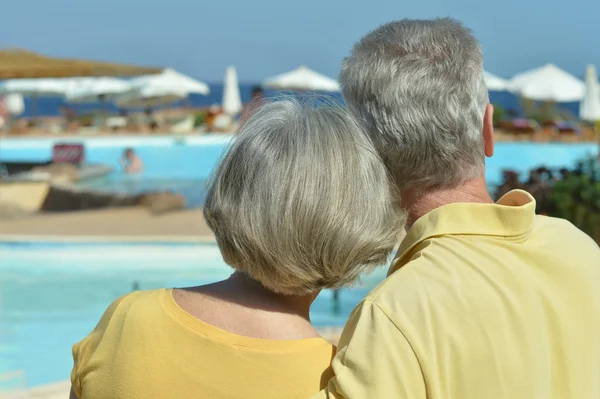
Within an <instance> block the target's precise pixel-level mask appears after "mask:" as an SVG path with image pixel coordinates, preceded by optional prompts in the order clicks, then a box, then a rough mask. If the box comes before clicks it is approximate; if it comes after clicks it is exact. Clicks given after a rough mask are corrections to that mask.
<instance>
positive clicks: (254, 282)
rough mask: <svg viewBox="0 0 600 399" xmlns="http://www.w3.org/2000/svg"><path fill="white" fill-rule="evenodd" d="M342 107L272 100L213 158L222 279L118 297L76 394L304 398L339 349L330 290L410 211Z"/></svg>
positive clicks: (210, 208)
mask: <svg viewBox="0 0 600 399" xmlns="http://www.w3.org/2000/svg"><path fill="white" fill-rule="evenodd" d="M392 192H393V191H392V189H391V187H390V184H389V181H388V179H387V172H386V170H385V168H384V166H383V164H382V163H381V161H380V159H379V157H378V156H377V155H376V153H375V149H374V148H373V147H372V145H371V142H370V141H369V139H368V138H367V137H366V136H365V135H364V134H363V133H362V131H361V130H360V129H359V127H358V124H357V123H356V122H354V121H353V119H352V118H351V117H350V116H349V115H348V114H346V112H345V111H344V110H343V108H335V107H320V108H316V107H315V106H313V105H312V104H308V105H303V104H300V103H298V102H297V101H294V100H286V101H280V102H275V103H272V104H269V105H265V106H264V107H262V108H261V109H260V110H259V111H258V112H257V113H256V114H254V115H253V116H252V117H251V118H250V120H249V121H248V123H247V124H246V126H245V127H244V129H243V130H242V131H241V132H240V134H239V137H238V138H237V140H236V141H234V142H233V143H232V145H231V147H230V149H229V151H228V152H227V154H226V155H225V157H224V159H223V161H222V162H221V163H220V165H219V166H218V167H217V170H216V172H215V175H214V177H213V179H212V182H211V184H210V186H209V190H208V194H207V198H206V203H205V207H204V216H205V219H206V222H207V223H208V225H209V227H210V228H211V229H212V231H213V232H214V234H215V237H216V240H217V243H218V246H219V249H220V250H221V253H222V255H223V258H224V259H225V261H226V262H227V263H228V264H229V265H231V267H232V268H233V269H234V272H233V274H232V275H231V277H229V278H228V279H226V280H223V281H220V282H217V283H214V284H209V285H203V286H198V287H189V288H181V289H160V290H154V291H137V292H134V293H131V294H129V295H126V296H124V297H121V298H119V299H118V300H117V301H116V302H114V303H113V304H112V305H111V306H110V307H109V308H108V310H107V311H106V312H105V314H104V316H103V317H102V319H101V320H100V323H99V324H98V326H97V327H96V328H95V329H94V331H93V332H92V333H91V334H90V335H88V336H87V337H86V338H85V339H84V340H83V341H81V342H79V343H78V344H76V345H75V346H74V348H73V357H74V360H75V364H74V367H73V371H72V374H71V383H72V393H71V397H72V398H75V397H79V398H81V399H95V398H144V399H154V398H156V399H165V398H182V399H183V398H190V399H191V398H214V399H219V398H228V399H242V398H257V399H258V398H260V399H271V398H277V399H280V398H285V399H306V398H308V397H309V396H310V395H311V394H314V393H316V392H318V391H319V389H321V388H323V387H324V386H325V384H326V382H327V381H328V380H329V378H330V377H331V369H330V362H331V358H332V357H333V355H334V354H335V348H334V347H333V346H332V345H331V344H330V343H329V342H327V341H326V340H325V339H323V338H322V337H321V336H320V335H319V333H318V332H317V331H316V330H315V329H314V328H313V327H312V325H311V323H310V317H309V308H310V306H311V304H312V302H313V301H314V300H315V298H316V297H317V295H318V294H319V292H320V291H321V290H322V289H324V288H332V289H336V288H340V287H342V286H346V285H348V284H351V283H352V282H353V281H355V280H356V278H357V277H358V276H359V275H360V274H361V273H363V272H365V271H367V270H370V269H372V267H373V266H375V265H378V264H383V263H384V262H386V260H387V259H388V255H389V254H390V252H391V251H392V249H393V248H394V246H395V244H396V242H397V240H398V230H399V228H400V226H401V225H402V223H403V217H402V215H401V213H400V212H399V211H398V210H397V207H396V206H394V204H395V203H396V202H397V199H396V198H395V196H394V195H393V194H392Z"/></svg>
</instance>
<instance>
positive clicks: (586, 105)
mask: <svg viewBox="0 0 600 399" xmlns="http://www.w3.org/2000/svg"><path fill="white" fill-rule="evenodd" d="M579 118H580V119H581V120H584V121H589V122H597V121H600V87H599V86H598V75H597V74H596V67H595V66H594V65H588V67H587V69H586V71H585V95H584V96H583V99H582V100H581V104H580V105H579Z"/></svg>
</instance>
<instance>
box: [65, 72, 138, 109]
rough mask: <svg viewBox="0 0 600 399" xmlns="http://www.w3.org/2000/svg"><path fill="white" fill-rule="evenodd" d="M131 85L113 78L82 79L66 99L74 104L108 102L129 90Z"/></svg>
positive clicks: (68, 93) (67, 94)
mask: <svg viewBox="0 0 600 399" xmlns="http://www.w3.org/2000/svg"><path fill="white" fill-rule="evenodd" d="M129 88H130V83H129V82H127V81H126V80H123V79H118V78H112V77H99V78H81V79H80V80H78V81H77V84H76V85H75V87H73V88H72V89H71V90H70V91H68V92H67V93H66V95H65V99H66V100H67V101H68V102H72V103H88V102H96V101H106V100H109V99H111V98H114V97H115V96H116V95H118V94H121V93H124V92H125V91H127V90H129Z"/></svg>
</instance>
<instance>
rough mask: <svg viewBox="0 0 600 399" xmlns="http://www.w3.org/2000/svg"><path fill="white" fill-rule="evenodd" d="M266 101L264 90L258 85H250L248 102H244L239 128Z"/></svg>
mask: <svg viewBox="0 0 600 399" xmlns="http://www.w3.org/2000/svg"><path fill="white" fill-rule="evenodd" d="M265 103H266V99H265V91H264V90H263V88H262V87H260V86H254V87H252V91H251V94H250V102H248V104H246V106H245V107H244V110H243V112H242V117H241V118H240V128H241V127H242V126H243V125H244V123H246V121H247V120H248V119H249V118H250V117H251V116H252V114H254V113H255V112H256V111H257V110H258V109H259V108H260V107H262V106H263V105H264V104H265Z"/></svg>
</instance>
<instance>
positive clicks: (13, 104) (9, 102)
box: [4, 94, 25, 116]
mask: <svg viewBox="0 0 600 399" xmlns="http://www.w3.org/2000/svg"><path fill="white" fill-rule="evenodd" d="M4 102H5V104H6V109H7V111H8V113H9V114H10V115H11V116H17V115H21V114H22V113H23V111H25V101H24V100H23V96H22V95H21V94H8V95H6V97H4Z"/></svg>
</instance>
